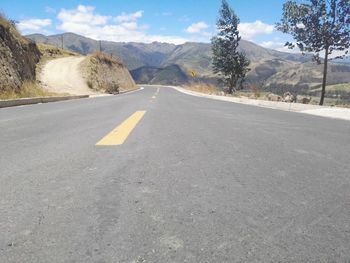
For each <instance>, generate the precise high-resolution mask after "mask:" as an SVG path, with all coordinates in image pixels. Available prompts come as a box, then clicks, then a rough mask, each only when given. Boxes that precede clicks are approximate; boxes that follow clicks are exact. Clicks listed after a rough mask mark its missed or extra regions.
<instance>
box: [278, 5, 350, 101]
mask: <svg viewBox="0 0 350 263" xmlns="http://www.w3.org/2000/svg"><path fill="white" fill-rule="evenodd" d="M276 28H277V29H278V30H280V31H282V32H283V33H288V34H290V35H292V36H293V38H294V39H295V41H296V42H295V43H290V42H287V43H286V46H288V47H289V48H291V49H293V48H299V49H300V51H301V52H303V53H304V52H306V53H311V54H313V55H314V60H315V61H316V62H317V63H318V64H321V63H323V81H322V89H321V99H320V105H323V103H324V98H325V94H326V85H327V70H328V61H329V60H330V55H332V54H333V53H334V52H336V51H339V52H343V53H342V54H341V55H339V56H338V57H337V58H343V57H344V56H345V55H346V54H348V51H345V50H347V49H348V48H350V1H349V0H312V1H310V0H309V1H304V2H302V3H297V2H295V1H287V2H286V3H285V4H284V5H283V18H282V19H281V22H280V23H278V24H277V26H276ZM344 51H345V52H344ZM321 53H323V54H324V57H323V58H321V57H320V54H321Z"/></svg>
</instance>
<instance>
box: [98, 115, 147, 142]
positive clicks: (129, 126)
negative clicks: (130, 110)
mask: <svg viewBox="0 0 350 263" xmlns="http://www.w3.org/2000/svg"><path fill="white" fill-rule="evenodd" d="M145 113H146V111H136V112H135V113H134V114H133V115H131V116H130V117H129V118H127V119H126V120H125V121H124V122H123V123H122V124H120V125H119V126H118V127H117V128H115V129H114V130H113V131H111V132H110V133H109V134H107V135H106V136H105V137H104V138H102V140H100V141H99V142H98V143H96V145H97V146H116V145H121V144H123V143H124V142H125V140H126V139H127V138H128V136H129V135H130V133H131V132H132V131H133V129H134V128H135V127H136V125H137V124H138V123H139V121H140V120H141V119H142V117H143V115H145Z"/></svg>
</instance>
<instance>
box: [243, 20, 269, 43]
mask: <svg viewBox="0 0 350 263" xmlns="http://www.w3.org/2000/svg"><path fill="white" fill-rule="evenodd" d="M238 30H239V32H240V33H241V36H242V37H243V38H244V39H248V40H249V39H252V38H254V37H255V36H258V35H270V34H272V33H273V31H274V25H269V24H265V23H263V22H261V21H260V20H257V21H255V22H253V23H240V24H239V25H238Z"/></svg>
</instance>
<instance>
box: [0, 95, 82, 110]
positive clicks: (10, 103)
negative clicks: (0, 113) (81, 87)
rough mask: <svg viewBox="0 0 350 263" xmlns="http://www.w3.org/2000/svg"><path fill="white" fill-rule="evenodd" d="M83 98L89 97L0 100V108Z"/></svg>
mask: <svg viewBox="0 0 350 263" xmlns="http://www.w3.org/2000/svg"><path fill="white" fill-rule="evenodd" d="M85 98H89V95H78V96H63V97H43V98H23V99H15V100H0V108H7V107H14V106H22V105H30V104H38V103H49V102H57V101H65V100H75V99H85Z"/></svg>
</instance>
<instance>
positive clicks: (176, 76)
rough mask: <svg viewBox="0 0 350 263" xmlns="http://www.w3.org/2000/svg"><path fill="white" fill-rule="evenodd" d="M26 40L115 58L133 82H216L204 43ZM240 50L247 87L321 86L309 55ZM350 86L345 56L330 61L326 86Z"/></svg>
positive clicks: (318, 68) (71, 37)
mask: <svg viewBox="0 0 350 263" xmlns="http://www.w3.org/2000/svg"><path fill="white" fill-rule="evenodd" d="M27 38H30V39H31V40H33V41H35V42H38V43H46V44H51V45H56V46H60V47H61V46H62V44H63V48H65V49H68V50H71V51H74V52H78V53H81V54H84V55H86V54H89V53H93V52H95V51H100V50H101V51H102V52H104V53H107V54H111V55H112V56H116V57H119V58H120V59H121V60H122V61H123V63H124V64H125V65H126V66H127V67H128V69H129V70H130V72H131V74H132V76H133V77H134V79H135V81H136V82H137V83H149V84H184V83H186V82H188V81H189V80H191V77H190V74H189V72H191V71H194V72H196V75H197V77H196V78H197V79H199V80H202V81H205V82H211V83H215V82H216V78H215V75H214V74H213V73H212V68H211V45H210V44H208V43H185V44H182V45H174V44H168V43H159V42H153V43H149V44H146V43H125V42H111V41H97V40H94V39H90V38H86V37H83V36H80V35H77V34H74V33H64V34H59V35H51V36H45V35H42V34H32V35H28V36H27ZM239 48H240V50H241V51H243V52H245V53H246V55H247V57H248V58H249V59H250V60H251V66H250V67H251V71H250V72H249V74H248V78H247V79H248V83H255V84H256V85H258V86H259V87H261V88H264V89H271V87H272V89H273V87H276V86H279V85H284V86H287V89H294V91H296V92H300V91H302V92H307V91H308V90H310V89H317V88H319V87H320V84H321V82H322V65H316V64H315V63H314V62H313V61H312V57H311V56H310V55H301V54H294V53H287V52H280V51H276V50H272V49H267V48H264V47H261V46H259V45H257V44H254V43H252V42H249V41H245V40H241V42H240V46H239ZM339 83H350V64H349V58H347V59H345V60H344V61H343V63H342V64H339V63H330V66H329V76H328V84H339Z"/></svg>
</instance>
